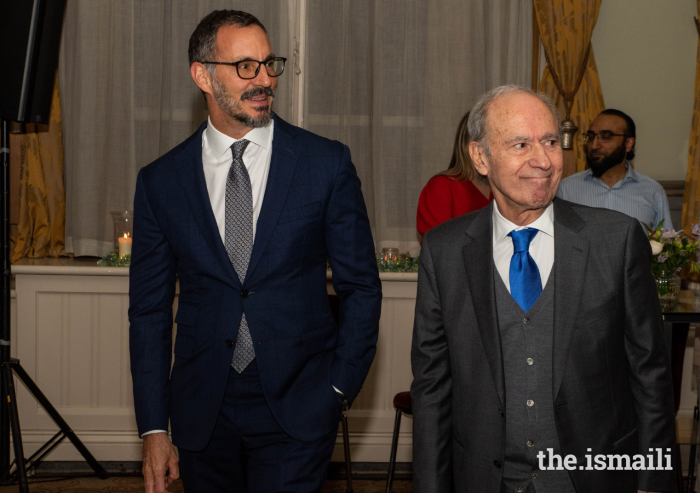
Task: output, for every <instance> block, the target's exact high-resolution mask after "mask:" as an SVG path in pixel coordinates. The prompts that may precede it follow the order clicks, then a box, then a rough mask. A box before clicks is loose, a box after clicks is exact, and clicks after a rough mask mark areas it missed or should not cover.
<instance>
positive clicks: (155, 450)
mask: <svg viewBox="0 0 700 493" xmlns="http://www.w3.org/2000/svg"><path fill="white" fill-rule="evenodd" d="M166 474H167V476H166ZM143 477H144V479H145V483H146V484H145V487H146V493H167V490H166V488H167V487H168V486H170V485H171V484H173V482H174V481H175V480H176V479H177V478H179V477H180V468H179V467H178V459H177V455H176V454H175V447H174V446H173V444H172V443H171V442H170V439H169V438H168V434H167V433H151V434H150V435H146V436H144V437H143Z"/></svg>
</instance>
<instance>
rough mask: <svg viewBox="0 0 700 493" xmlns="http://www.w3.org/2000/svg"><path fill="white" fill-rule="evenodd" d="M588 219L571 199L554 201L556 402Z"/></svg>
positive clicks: (581, 271)
mask: <svg viewBox="0 0 700 493" xmlns="http://www.w3.org/2000/svg"><path fill="white" fill-rule="evenodd" d="M584 226H585V222H584V220H583V219H581V217H580V216H579V215H578V214H576V212H575V211H574V210H573V209H572V208H571V206H570V205H569V203H568V202H565V201H562V200H559V199H556V200H555V201H554V259H555V261H554V287H555V294H554V341H553V342H552V351H553V355H552V382H553V385H554V388H553V391H554V394H553V396H554V400H555V402H556V398H557V395H558V393H559V388H560V387H561V382H562V380H563V378H564V371H565V370H566V363H567V361H568V359H569V352H570V350H571V341H572V339H573V335H574V327H575V325H576V314H577V313H578V309H579V305H580V303H581V290H582V289H583V282H584V276H585V272H586V264H587V262H588V251H589V242H588V240H587V239H586V238H582V235H580V234H579V231H580V230H581V229H582V228H583V227H584Z"/></svg>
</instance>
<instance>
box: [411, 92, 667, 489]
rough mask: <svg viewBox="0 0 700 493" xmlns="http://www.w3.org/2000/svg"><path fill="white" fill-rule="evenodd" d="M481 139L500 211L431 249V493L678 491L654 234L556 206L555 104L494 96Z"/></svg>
mask: <svg viewBox="0 0 700 493" xmlns="http://www.w3.org/2000/svg"><path fill="white" fill-rule="evenodd" d="M469 133H470V135H471V136H472V139H473V141H472V142H471V144H470V147H469V152H470V155H471V157H472V160H473V162H474V165H475V167H476V169H477V171H478V172H479V173H480V174H482V175H485V176H487V177H488V180H489V183H490V185H491V190H492V191H493V194H494V198H495V201H494V202H493V203H492V205H490V206H489V207H486V208H484V209H481V210H480V211H476V212H473V213H470V214H466V215H464V216H461V217H458V218H455V219H453V220H451V221H448V222H446V223H444V224H442V225H440V226H438V227H436V228H435V229H433V230H431V231H429V232H428V233H427V235H426V236H425V238H424V239H423V250H422V253H421V271H420V274H419V280H418V301H417V305H416V319H415V327H414V332H413V349H412V354H411V357H412V365H413V374H414V377H415V379H414V382H413V386H412V387H411V395H412V397H413V401H414V402H413V410H414V416H415V418H414V419H415V420H414V444H413V445H414V448H413V450H414V457H413V467H414V488H415V491H416V492H417V493H428V492H431V493H432V492H449V491H457V492H478V493H498V492H502V493H519V492H537V493H542V492H555V493H571V492H578V493H588V492H595V493H606V492H609V493H623V492H630V493H633V492H636V491H644V492H651V491H653V492H657V491H670V490H673V489H674V488H675V482H674V481H675V475H674V471H673V469H672V468H673V465H672V462H673V461H672V460H671V456H672V455H673V454H672V452H671V449H672V447H673V444H674V439H675V436H674V433H675V431H674V416H673V397H672V387H671V377H670V371H669V363H668V358H667V353H666V350H665V346H664V341H663V325H662V319H661V312H660V307H659V303H658V299H657V294H656V289H655V286H654V280H653V278H652V275H651V271H650V269H649V261H650V256H651V250H650V247H649V242H648V241H647V239H646V238H645V236H644V234H643V232H642V229H641V227H640V226H639V223H638V222H637V221H636V220H634V219H632V218H629V217H627V216H625V215H623V214H620V213H617V212H613V211H609V210H603V209H593V208H588V207H585V206H580V205H576V204H572V203H569V202H566V201H564V200H561V199H557V200H554V197H555V195H556V191H557V186H558V185H559V181H560V179H561V173H562V162H563V157H562V150H561V145H560V135H559V118H558V116H557V112H556V108H555V107H554V105H553V104H552V102H551V100H550V99H549V98H547V97H546V96H544V95H541V94H535V93H533V92H532V91H530V90H528V89H525V88H521V87H516V86H503V87H499V88H496V89H493V90H492V91H490V92H488V93H487V94H485V95H484V96H483V97H482V98H481V99H480V100H479V101H478V102H477V104H476V106H475V107H474V109H473V110H472V112H471V117H470V120H469ZM649 449H652V451H649ZM649 456H652V457H649ZM559 458H561V459H559ZM659 459H661V460H659ZM659 462H660V463H659ZM650 468H651V469H650Z"/></svg>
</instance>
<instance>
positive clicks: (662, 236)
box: [644, 220, 700, 277]
mask: <svg viewBox="0 0 700 493" xmlns="http://www.w3.org/2000/svg"><path fill="white" fill-rule="evenodd" d="M663 224H664V222H663V220H662V221H661V222H660V223H659V224H658V226H656V228H655V229H652V227H651V226H649V225H647V224H645V225H644V227H645V228H646V230H647V232H648V234H649V243H650V244H651V253H652V260H651V270H652V272H653V273H654V275H655V276H657V277H658V276H659V274H660V272H661V271H666V272H671V273H674V272H675V273H678V272H680V270H681V269H682V268H683V267H685V266H686V265H688V264H690V272H700V266H699V265H698V263H697V261H696V260H695V251H696V250H697V247H698V238H699V237H700V231H699V230H698V225H697V224H696V225H694V226H693V229H692V234H691V235H688V234H686V233H684V232H683V230H682V229H681V230H680V231H676V230H674V229H673V228H670V229H663Z"/></svg>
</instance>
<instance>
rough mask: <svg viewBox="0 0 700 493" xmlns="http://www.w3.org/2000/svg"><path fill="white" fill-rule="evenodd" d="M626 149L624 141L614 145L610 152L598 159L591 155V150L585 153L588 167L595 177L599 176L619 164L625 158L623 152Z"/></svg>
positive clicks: (624, 152)
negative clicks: (616, 145)
mask: <svg viewBox="0 0 700 493" xmlns="http://www.w3.org/2000/svg"><path fill="white" fill-rule="evenodd" d="M626 153H627V150H626V149H625V143H624V141H623V142H622V144H620V145H619V146H618V147H616V148H615V149H614V150H613V151H612V152H611V153H610V154H608V155H607V156H603V158H602V159H600V160H599V161H598V160H596V159H594V158H593V157H592V151H588V152H587V153H586V161H587V162H588V167H589V168H591V173H593V176H595V177H596V178H600V177H601V176H603V175H604V174H605V172H606V171H608V170H609V169H610V168H613V167H615V166H617V165H618V164H620V163H621V162H622V161H623V160H624V159H625V154H626Z"/></svg>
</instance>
